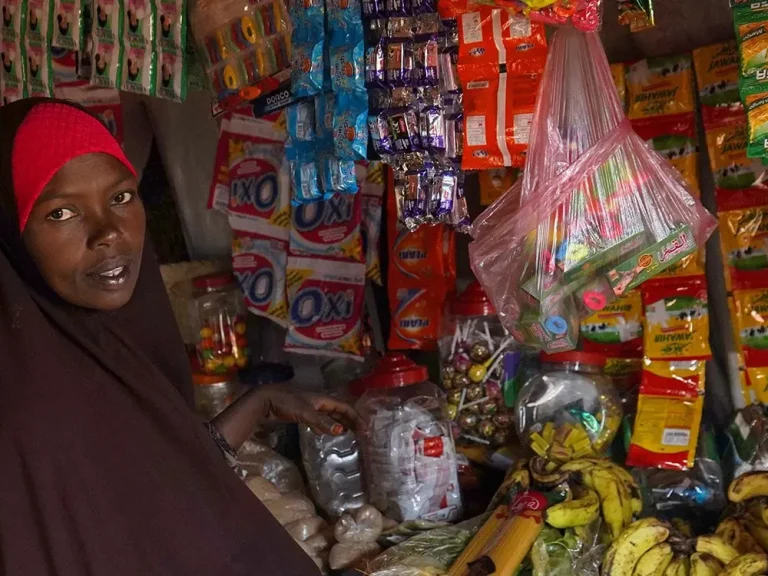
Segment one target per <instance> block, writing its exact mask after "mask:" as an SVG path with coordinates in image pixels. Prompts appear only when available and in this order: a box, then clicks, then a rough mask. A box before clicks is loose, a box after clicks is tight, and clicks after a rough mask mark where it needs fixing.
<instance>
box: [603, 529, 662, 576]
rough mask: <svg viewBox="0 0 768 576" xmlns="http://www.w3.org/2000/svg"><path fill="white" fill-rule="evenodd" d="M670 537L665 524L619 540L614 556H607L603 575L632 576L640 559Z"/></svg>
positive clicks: (638, 530) (615, 543)
mask: <svg viewBox="0 0 768 576" xmlns="http://www.w3.org/2000/svg"><path fill="white" fill-rule="evenodd" d="M668 536H669V528H667V527H666V526H664V525H663V524H661V525H657V526H654V525H651V526H644V527H641V528H636V529H634V530H632V531H631V532H630V533H629V535H628V536H626V537H624V538H619V539H618V540H617V541H616V542H614V545H615V546H616V547H615V549H614V552H613V553H612V554H606V558H605V563H604V565H603V574H605V575H606V576H631V575H632V573H633V572H634V570H635V565H636V564H637V563H638V561H639V560H640V558H642V557H643V555H644V554H645V553H646V552H648V551H649V550H650V549H651V548H653V547H654V546H656V545H657V544H660V543H662V542H664V540H666V539H667V537H668ZM614 545H612V546H611V548H613V546H614ZM609 552H610V551H609Z"/></svg>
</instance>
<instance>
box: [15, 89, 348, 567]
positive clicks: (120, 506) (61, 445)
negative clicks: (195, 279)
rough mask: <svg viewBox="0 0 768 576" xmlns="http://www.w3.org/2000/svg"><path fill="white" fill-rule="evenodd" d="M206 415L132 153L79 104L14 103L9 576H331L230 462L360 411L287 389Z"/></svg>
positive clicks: (330, 427)
mask: <svg viewBox="0 0 768 576" xmlns="http://www.w3.org/2000/svg"><path fill="white" fill-rule="evenodd" d="M191 406H192V386H191V377H190V373H189V367H188V362H187V357H186V355H185V352H184V349H183V346H182V343H181V339H180V337H179V334H178V330H177V328H176V326H175V322H174V319H173V316H172V313H171V310H170V306H169V303H168V299H167V296H166V294H165V291H164V288H163V285H162V282H161V278H160V274H159V270H158V267H157V264H156V262H155V260H154V258H153V255H152V252H151V250H150V249H149V247H148V245H147V243H145V215H144V209H143V207H142V204H141V200H140V199H139V197H138V194H137V182H136V173H135V171H134V169H133V168H132V167H131V165H130V163H129V162H128V161H127V160H126V158H125V156H124V155H123V152H122V150H121V149H120V147H119V145H118V144H117V142H116V141H115V140H114V139H113V138H112V136H111V135H110V134H109V132H108V131H107V129H106V128H105V127H104V126H103V125H102V124H100V123H99V122H98V121H97V120H96V119H95V118H93V117H92V116H90V115H89V114H87V113H86V112H84V111H82V110H81V109H79V108H77V107H75V106H73V105H70V104H66V103H63V102H57V101H53V100H22V101H20V102H16V103H13V104H10V105H8V106H5V107H3V108H0V573H1V574H5V575H7V576H38V575H41V576H42V575H57V576H81V575H82V576H86V575H87V576H122V575H126V576H128V575H130V576H139V575H141V576H146V575H154V574H157V575H161V574H162V575H170V576H196V575H200V576H203V575H205V576H213V575H216V576H219V575H220V576H235V575H243V576H246V575H247V576H256V575H265V576H271V575H274V576H278V575H280V576H294V575H295V576H299V575H302V576H303V575H307V574H316V573H317V569H316V567H315V565H314V563H313V562H312V561H311V560H310V559H309V558H308V557H307V556H306V555H305V554H304V553H303V552H302V550H301V548H299V547H298V545H296V544H295V543H294V542H293V540H292V539H291V538H290V537H289V536H288V535H287V533H286V532H285V531H284V530H283V529H282V527H281V526H280V525H279V524H278V523H277V522H276V521H275V520H274V518H272V516H271V515H270V514H269V512H267V510H266V509H265V508H264V507H263V506H262V505H261V503H260V502H259V501H258V500H257V499H256V498H255V497H254V496H252V495H251V493H250V491H249V490H248V489H247V487H245V486H244V484H243V483H242V482H241V481H240V480H239V479H238V477H237V476H236V474H234V473H233V471H232V470H231V469H230V468H229V467H228V466H227V463H226V460H225V458H223V457H222V449H223V451H224V452H231V449H230V447H234V448H236V447H238V446H239V445H240V444H241V443H242V442H243V441H244V440H245V439H246V438H247V437H248V436H249V435H250V434H251V433H252V432H253V429H254V427H255V426H256V425H258V424H260V423H264V422H266V421H268V420H296V421H301V422H303V423H306V424H309V425H311V426H313V427H315V428H317V429H319V430H322V431H326V432H329V431H332V432H335V433H340V432H341V430H343V426H342V425H341V424H340V423H339V422H340V421H341V422H349V421H350V420H351V419H354V418H355V414H354V411H353V410H352V409H351V408H349V407H348V406H346V405H344V404H341V403H338V402H335V401H333V400H331V399H328V398H325V397H319V396H307V395H304V396H297V395H291V394H289V393H286V392H281V391H280V390H279V389H275V388H267V389H261V390H258V391H254V392H251V393H249V394H248V395H246V396H245V397H243V398H242V399H241V400H240V401H238V402H237V403H236V404H235V405H233V406H232V407H231V408H230V409H229V410H227V411H225V412H224V413H223V414H222V415H221V416H219V417H218V418H217V419H216V420H215V421H214V422H213V426H212V427H206V426H205V425H204V424H203V423H202V422H201V421H200V420H199V419H198V418H197V417H196V416H195V415H194V413H193V411H192V408H191ZM230 455H231V454H230Z"/></svg>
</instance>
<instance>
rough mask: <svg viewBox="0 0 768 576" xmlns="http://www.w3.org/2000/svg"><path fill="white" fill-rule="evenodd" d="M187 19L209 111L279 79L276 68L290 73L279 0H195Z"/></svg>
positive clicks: (287, 26)
mask: <svg viewBox="0 0 768 576" xmlns="http://www.w3.org/2000/svg"><path fill="white" fill-rule="evenodd" d="M179 14H183V12H181V11H180V12H179ZM190 25H191V27H192V32H193V34H194V38H195V40H196V42H197V48H198V53H199V54H200V55H201V60H202V65H203V68H204V69H205V72H206V75H207V77H208V84H209V86H210V89H211V92H212V96H213V101H214V112H220V111H222V110H231V109H234V108H237V107H239V106H241V105H242V104H244V103H246V102H247V101H249V100H252V99H254V98H256V97H258V96H260V95H262V94H267V93H269V92H271V91H273V90H275V89H276V88H277V87H278V86H279V85H280V84H281V81H282V77H281V76H280V74H282V75H284V76H285V77H286V78H287V76H288V75H290V64H291V56H292V51H291V48H292V44H291V30H292V24H291V20H290V18H289V16H288V10H287V8H286V6H285V3H284V2H283V0H263V1H260V2H253V3H251V2H243V1H242V0H225V1H223V2H222V1H221V0H210V1H209V0H200V1H199V2H197V3H196V4H195V7H194V9H193V10H191V11H190Z"/></svg>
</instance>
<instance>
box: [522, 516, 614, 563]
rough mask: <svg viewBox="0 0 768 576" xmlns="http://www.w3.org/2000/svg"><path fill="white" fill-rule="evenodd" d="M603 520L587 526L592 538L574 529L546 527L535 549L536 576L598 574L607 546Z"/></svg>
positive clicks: (532, 552)
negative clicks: (602, 542) (601, 529)
mask: <svg viewBox="0 0 768 576" xmlns="http://www.w3.org/2000/svg"><path fill="white" fill-rule="evenodd" d="M599 526H600V523H599V521H598V522H595V523H593V524H592V525H590V526H587V527H585V528H586V530H583V531H582V532H583V533H585V534H586V535H587V537H588V541H584V540H583V539H582V538H580V537H579V536H577V535H576V533H575V531H574V530H573V529H567V530H564V531H561V530H557V529H555V528H552V527H550V526H545V527H544V529H543V530H542V531H541V534H540V535H539V537H538V539H537V540H536V542H535V543H534V544H533V548H531V552H530V557H531V563H532V564H533V576H593V575H594V576H598V575H599V574H600V564H601V563H602V560H603V555H604V554H605V550H606V547H605V546H602V545H600V542H599V538H598V532H599V530H598V529H599Z"/></svg>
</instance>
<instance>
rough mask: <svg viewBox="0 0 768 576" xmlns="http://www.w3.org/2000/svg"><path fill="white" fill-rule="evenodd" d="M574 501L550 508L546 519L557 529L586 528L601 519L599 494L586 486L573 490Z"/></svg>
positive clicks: (545, 516) (576, 487)
mask: <svg viewBox="0 0 768 576" xmlns="http://www.w3.org/2000/svg"><path fill="white" fill-rule="evenodd" d="M573 496H574V499H573V500H570V501H568V502H561V503H560V504H555V505H554V506H552V507H551V508H549V509H548V510H547V511H546V513H545V515H544V519H545V520H546V521H547V524H549V525H550V526H554V527H555V528H560V529H563V528H573V527H574V526H585V525H587V524H590V523H591V522H594V521H595V520H597V519H598V518H599V517H600V498H599V497H598V495H597V493H596V492H595V491H594V490H591V489H590V488H586V487H584V486H575V487H574V488H573Z"/></svg>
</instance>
